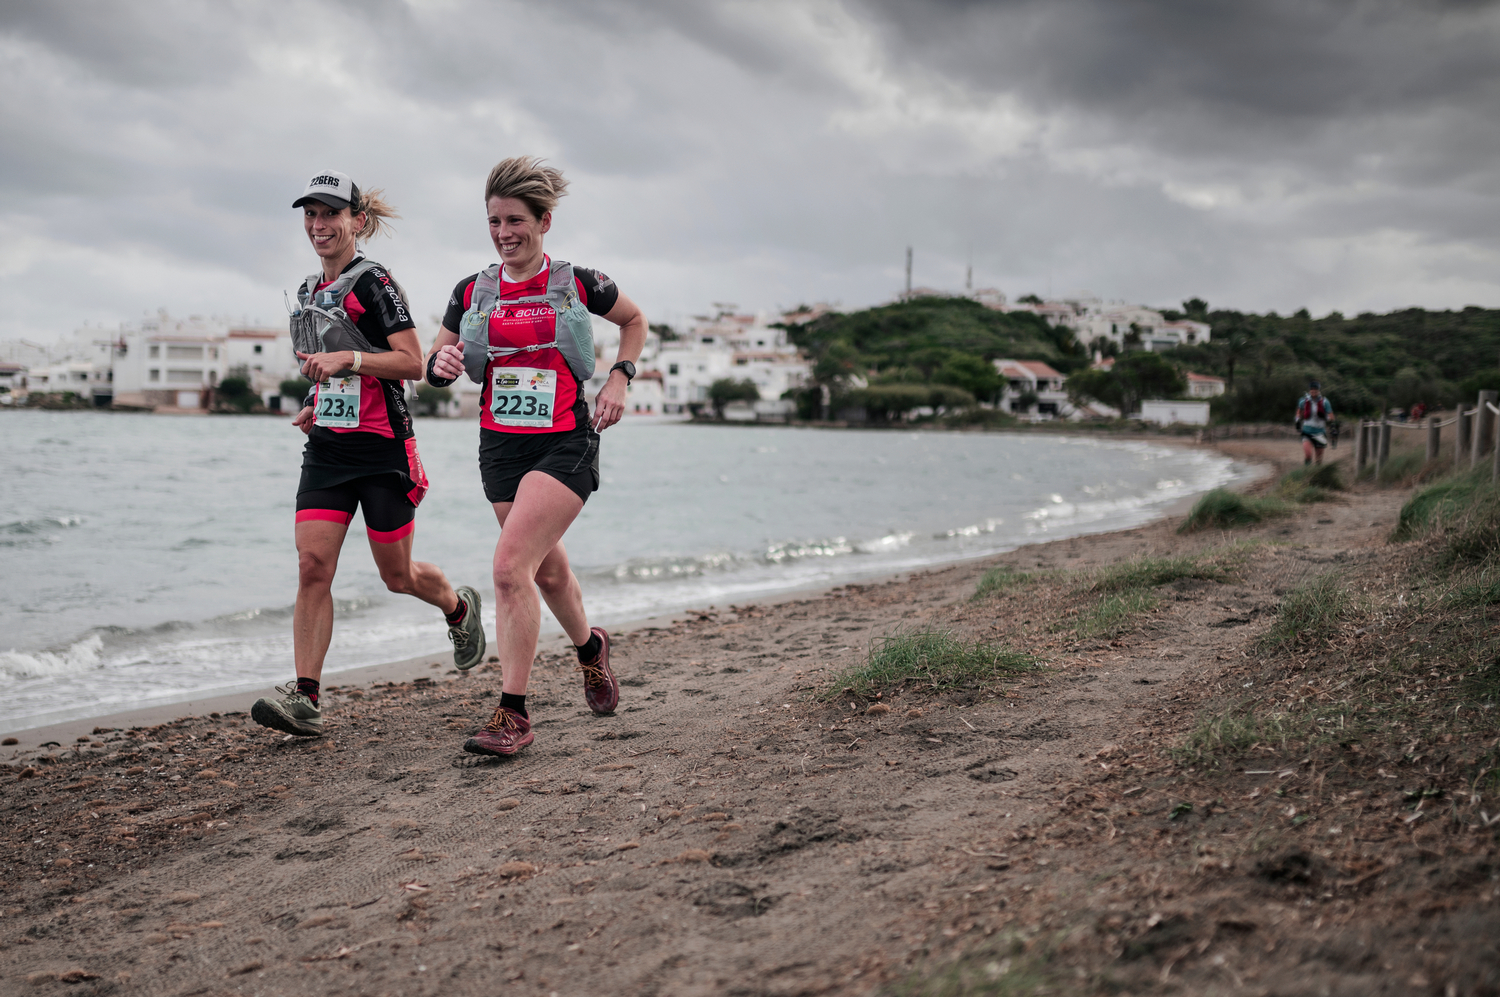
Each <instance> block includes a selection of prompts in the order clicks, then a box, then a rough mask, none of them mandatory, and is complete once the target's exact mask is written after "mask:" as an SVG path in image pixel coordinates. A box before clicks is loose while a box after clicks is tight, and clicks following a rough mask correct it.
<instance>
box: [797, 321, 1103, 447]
mask: <svg viewBox="0 0 1500 997" xmlns="http://www.w3.org/2000/svg"><path fill="white" fill-rule="evenodd" d="M787 335H788V337H789V338H790V339H791V341H792V342H793V343H795V344H796V345H797V346H799V347H801V348H802V349H803V350H804V351H806V352H807V354H808V355H809V356H810V357H811V358H812V360H813V380H814V381H815V382H816V383H817V384H818V385H820V386H825V387H828V388H829V389H830V390H831V392H832V393H833V394H834V395H835V396H836V397H838V398H839V399H841V400H843V401H844V402H846V403H848V404H853V405H859V406H862V407H865V408H867V409H868V410H870V411H871V412H872V413H879V417H884V416H886V415H891V414H898V413H900V412H903V411H909V410H910V409H911V408H913V407H917V406H921V405H943V406H949V407H954V406H962V405H964V404H972V403H973V402H974V401H975V400H978V401H985V402H989V401H993V400H995V398H997V397H998V395H999V392H1000V389H1001V388H1002V386H1003V385H1002V383H1001V380H1000V375H999V374H998V373H996V371H995V367H994V364H993V363H991V361H993V360H995V359H997V358H1001V357H1007V358H1010V359H1014V360H1045V361H1046V362H1047V363H1050V364H1051V365H1052V366H1054V367H1056V368H1057V369H1058V370H1061V371H1064V372H1066V371H1069V370H1073V369H1076V368H1079V367H1083V366H1086V365H1087V363H1088V354H1087V352H1086V351H1085V350H1084V348H1083V347H1082V346H1081V345H1080V344H1079V343H1078V342H1077V341H1076V340H1075V339H1074V338H1073V334H1072V332H1071V331H1070V330H1068V329H1054V328H1052V327H1050V326H1048V325H1047V323H1046V322H1045V321H1043V320H1042V319H1041V318H1040V317H1039V316H1037V315H1033V314H1031V313H1029V312H1008V313H1007V312H998V311H995V310H993V309H991V308H986V307H985V306H984V305H981V304H979V303H978V302H977V301H970V300H969V299H967V298H943V297H923V298H915V299H913V300H911V301H902V302H897V303H895V304H890V305H881V306H879V307H876V308H866V309H863V310H861V311H857V312H849V313H847V314H841V313H836V312H830V313H828V314H825V315H822V316H819V317H818V318H816V319H814V320H813V321H811V322H807V323H805V324H802V325H792V326H788V327H787ZM855 378H860V379H863V380H865V381H867V382H868V386H867V387H865V388H857V387H855V386H854V379H855ZM808 404H809V405H810V404H811V401H809V402H808Z"/></svg>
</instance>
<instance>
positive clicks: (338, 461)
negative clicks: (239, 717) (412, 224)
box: [250, 172, 484, 737]
mask: <svg viewBox="0 0 1500 997" xmlns="http://www.w3.org/2000/svg"><path fill="white" fill-rule="evenodd" d="M292 207H294V208H301V209H302V226H303V229H304V230H305V231H306V232H307V238H308V241H309V242H310V243H311V244H312V248H313V252H314V253H316V254H317V255H318V259H319V261H320V263H321V264H322V266H321V268H320V271H319V272H318V273H316V274H313V275H312V276H310V277H308V278H307V280H306V281H305V282H304V283H303V285H302V287H301V289H300V290H299V291H298V292H297V307H296V311H295V312H294V313H293V315H292V344H293V347H294V348H295V349H296V350H297V358H298V359H299V360H301V361H302V373H303V375H304V376H305V377H306V378H307V379H308V380H309V381H310V382H312V388H311V390H309V392H308V394H307V398H306V399H305V400H304V403H303V407H302V410H301V411H300V412H298V413H297V416H296V418H294V419H293V420H292V425H294V426H296V427H297V428H298V429H300V430H302V432H303V433H305V434H307V445H306V447H305V448H304V450H303V452H302V480H301V481H300V482H299V484H298V485H297V525H296V537H297V561H298V572H297V605H296V608H295V609H294V610H293V612H292V645H293V656H294V659H295V661H296V667H297V682H296V685H295V686H293V687H290V688H286V689H279V690H278V691H279V692H281V693H282V696H281V697H280V698H275V699H273V698H267V699H262V700H260V701H259V702H257V703H256V704H255V706H254V707H252V708H251V710H250V716H251V717H252V718H253V719H254V720H255V722H256V723H258V724H260V725H262V726H264V727H271V728H274V729H276V730H280V731H285V732H286V733H288V734H297V735H300V736H303V737H315V736H317V735H319V734H321V733H323V710H322V707H321V706H320V705H319V703H318V700H319V690H320V680H321V678H322V675H323V656H324V655H325V654H327V653H328V645H329V642H330V641H331V640H332V639H333V595H332V586H333V575H334V571H335V570H337V568H338V562H339V551H340V550H341V549H342V548H343V545H344V535H345V534H346V533H348V532H349V524H350V523H351V522H352V521H353V519H354V512H355V510H356V509H359V510H361V511H362V512H363V515H364V523H365V532H366V533H367V534H369V540H370V553H371V554H373V555H374V556H375V565H376V567H377V568H379V569H380V579H381V581H383V582H385V584H386V587H387V588H389V589H390V590H391V591H392V592H404V593H406V594H407V595H414V596H416V597H417V598H418V599H421V600H422V601H423V602H429V603H431V604H432V605H434V606H436V607H437V608H438V609H440V610H442V611H443V613H444V616H445V617H446V619H447V622H448V637H449V639H450V640H452V641H453V663H454V664H455V665H457V666H458V667H459V668H461V669H468V668H473V667H474V666H475V665H477V664H478V663H479V662H480V661H482V660H483V659H484V624H483V622H482V620H481V612H480V608H479V593H477V592H475V591H474V590H473V589H472V588H469V587H468V586H463V587H462V588H459V589H458V590H457V591H456V592H455V591H454V589H453V587H452V586H451V585H449V584H448V579H447V578H445V577H444V576H443V573H442V571H440V570H438V567H437V566H436V565H433V564H424V563H423V562H421V561H413V560H412V557H411V546H412V531H413V529H414V528H415V526H416V516H417V504H418V503H420V502H421V501H422V496H423V495H425V494H426V493H427V474H426V472H425V471H423V469H422V459H421V457H420V456H418V454H417V441H416V439H415V438H414V435H413V433H412V425H411V413H409V412H408V411H407V409H406V391H405V385H404V383H403V382H404V380H406V379H411V380H418V379H420V378H421V376H422V348H421V346H420V345H419V344H418V342H417V333H416V331H415V330H416V325H415V323H413V322H412V320H411V309H410V308H409V307H408V306H407V304H406V297H405V295H404V294H403V293H402V291H401V287H400V285H398V284H397V283H396V281H395V279H394V278H393V277H391V275H390V273H389V271H387V270H386V269H385V268H384V267H382V266H381V265H380V264H378V263H375V262H373V261H371V260H368V259H366V258H365V257H364V255H363V254H362V253H360V251H359V248H358V243H359V241H361V240H363V239H368V238H369V237H370V236H373V235H377V234H379V233H380V232H381V231H382V230H384V229H385V228H386V225H385V221H384V220H385V219H387V218H393V217H395V216H396V213H395V212H394V211H393V210H392V209H391V207H390V205H388V204H386V203H385V200H384V199H383V198H382V197H381V192H380V191H378V190H371V191H361V190H360V189H359V187H358V186H356V185H355V183H354V182H353V181H352V180H350V179H349V178H348V177H347V176H345V175H344V174H342V173H334V172H326V173H319V174H318V175H316V176H314V177H313V178H312V179H311V180H310V181H308V184H307V188H306V190H304V191H303V192H302V196H301V197H299V198H298V199H297V200H296V201H295V202H293V204H292Z"/></svg>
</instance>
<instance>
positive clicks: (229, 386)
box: [215, 377, 260, 412]
mask: <svg viewBox="0 0 1500 997" xmlns="http://www.w3.org/2000/svg"><path fill="white" fill-rule="evenodd" d="M215 390H216V391H217V392H218V395H219V397H220V398H221V399H223V401H224V404H226V405H228V406H229V407H230V408H233V409H237V410H239V411H241V412H249V411H250V410H251V409H253V408H255V406H257V405H259V404H260V396H259V395H257V394H256V393H255V392H254V391H252V390H251V389H250V382H249V381H248V380H246V379H245V378H243V377H226V378H224V380H222V381H220V382H219V385H218V387H217V388H216V389H215Z"/></svg>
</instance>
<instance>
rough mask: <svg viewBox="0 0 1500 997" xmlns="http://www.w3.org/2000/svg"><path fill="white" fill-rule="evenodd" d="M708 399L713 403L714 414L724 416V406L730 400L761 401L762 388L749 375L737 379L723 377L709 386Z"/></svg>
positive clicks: (717, 416)
mask: <svg viewBox="0 0 1500 997" xmlns="http://www.w3.org/2000/svg"><path fill="white" fill-rule="evenodd" d="M708 400H709V401H710V402H712V403H713V407H714V416H715V417H716V418H719V419H722V418H724V406H725V405H728V404H729V403H730V402H756V401H760V389H759V388H757V387H756V386H755V382H754V381H752V380H750V379H749V378H748V377H747V378H745V379H743V380H740V381H736V380H735V379H734V378H732V377H721V378H719V379H718V380H717V381H715V382H714V383H713V384H710V385H709V386H708Z"/></svg>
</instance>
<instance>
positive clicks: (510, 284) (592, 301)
mask: <svg viewBox="0 0 1500 997" xmlns="http://www.w3.org/2000/svg"><path fill="white" fill-rule="evenodd" d="M551 267H552V260H551V258H550V257H547V258H546V260H545V265H544V266H543V267H542V269H541V270H540V271H539V272H538V273H537V274H536V276H534V277H532V278H531V279H529V280H525V281H521V282H520V283H516V282H515V281H512V280H510V279H509V278H508V277H506V276H505V271H504V269H502V270H501V271H500V300H499V303H498V306H497V307H496V308H495V311H494V312H493V313H492V314H491V316H490V329H489V332H490V345H491V346H508V347H515V346H532V345H535V344H537V343H550V342H552V341H553V340H554V339H556V338H557V313H556V312H554V311H553V310H552V309H551V308H550V307H548V306H545V305H543V306H541V307H536V306H526V307H517V308H507V307H506V302H507V301H508V300H510V299H514V298H521V297H531V296H536V295H544V294H546V293H547V280H548V278H549V276H550V271H551ZM478 278H479V275H478V274H471V275H469V276H468V277H465V278H464V279H463V280H461V281H459V282H458V286H457V287H455V288H454V289H453V294H452V296H451V297H449V298H448V310H447V311H446V312H445V313H444V314H443V328H445V329H448V330H450V331H457V330H458V329H459V328H460V327H461V326H462V324H463V318H464V312H466V311H468V310H469V306H470V305H471V304H473V299H474V282H475V281H476V280H477V279H478ZM573 283H574V285H575V286H576V287H577V288H578V297H579V300H581V301H582V302H583V303H584V306H585V307H586V308H588V310H589V312H590V313H591V314H594V315H607V314H609V312H610V311H611V310H612V309H613V308H614V307H615V303H616V302H617V301H619V300H620V289H619V288H618V287H617V286H615V282H614V281H612V280H610V279H609V278H608V277H607V276H605V275H604V274H602V273H600V272H599V271H597V270H590V269H588V268H587V267H580V266H575V267H573ZM497 364H498V365H503V366H519V367H546V368H550V369H551V370H554V371H556V372H557V395H556V399H555V409H554V411H555V413H556V415H555V417H554V418H553V421H552V425H550V426H540V427H530V426H502V425H500V424H499V423H498V422H496V421H495V416H494V414H493V413H492V412H491V411H490V392H491V391H492V390H493V384H492V383H491V381H490V378H489V373H490V371H491V370H492V369H493V368H494V367H495V366H496V365H497ZM485 375H486V376H485V379H484V388H483V390H482V391H481V393H480V405H479V425H480V426H481V427H482V428H484V429H489V430H494V431H496V432H502V433H518V434H523V435H531V434H538V433H565V432H568V431H569V430H572V429H576V428H578V427H579V426H584V425H587V424H588V421H589V403H588V399H587V398H585V397H584V393H583V384H582V383H581V382H579V380H578V378H577V377H575V376H574V375H573V372H572V371H571V370H569V369H568V363H567V360H565V359H564V358H563V355H562V352H561V351H559V350H555V349H554V350H542V351H540V352H536V353H518V354H515V355H513V356H509V357H503V358H500V359H492V360H490V362H489V364H488V365H487V366H486V368H485Z"/></svg>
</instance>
